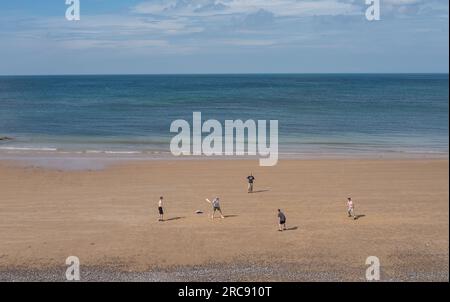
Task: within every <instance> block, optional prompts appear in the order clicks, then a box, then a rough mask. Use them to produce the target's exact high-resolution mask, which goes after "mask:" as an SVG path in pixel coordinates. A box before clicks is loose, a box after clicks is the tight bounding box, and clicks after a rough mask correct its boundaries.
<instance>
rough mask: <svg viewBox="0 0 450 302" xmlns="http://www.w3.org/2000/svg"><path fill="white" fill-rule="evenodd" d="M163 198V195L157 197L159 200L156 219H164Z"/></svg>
mask: <svg viewBox="0 0 450 302" xmlns="http://www.w3.org/2000/svg"><path fill="white" fill-rule="evenodd" d="M163 199H164V197H162V196H161V197H159V201H158V213H159V219H158V221H164V209H163Z"/></svg>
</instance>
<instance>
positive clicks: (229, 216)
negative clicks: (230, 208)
mask: <svg viewBox="0 0 450 302" xmlns="http://www.w3.org/2000/svg"><path fill="white" fill-rule="evenodd" d="M223 217H225V218H232V217H238V215H223Z"/></svg>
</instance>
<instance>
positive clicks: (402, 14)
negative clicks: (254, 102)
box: [0, 0, 449, 75]
mask: <svg viewBox="0 0 450 302" xmlns="http://www.w3.org/2000/svg"><path fill="white" fill-rule="evenodd" d="M79 1H80V8H81V9H80V14H81V19H80V20H79V21H68V20H67V19H66V17H65V14H66V10H67V8H68V7H69V6H68V5H66V0H39V1H36V0H14V1H11V0H0V74H1V75H52V74H180V73H192V74H198V73H372V72H373V73H404V72H406V73H407V72H418V73H421V72H444V73H448V68H449V48H448V42H449V41H448V39H449V33H448V26H449V19H448V14H449V12H448V11H449V10H448V6H449V2H448V0H380V16H381V18H380V20H379V21H368V20H367V19H366V16H365V11H366V9H367V8H368V7H369V5H367V4H366V3H365V1H366V0H79Z"/></svg>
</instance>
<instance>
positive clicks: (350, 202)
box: [347, 197, 356, 219]
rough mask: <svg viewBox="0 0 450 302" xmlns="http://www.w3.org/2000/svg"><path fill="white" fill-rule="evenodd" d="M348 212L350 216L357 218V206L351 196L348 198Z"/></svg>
mask: <svg viewBox="0 0 450 302" xmlns="http://www.w3.org/2000/svg"><path fill="white" fill-rule="evenodd" d="M347 214H348V217H353V219H356V215H355V206H354V204H353V200H352V198H351V197H348V198H347Z"/></svg>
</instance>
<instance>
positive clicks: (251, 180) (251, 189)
mask: <svg viewBox="0 0 450 302" xmlns="http://www.w3.org/2000/svg"><path fill="white" fill-rule="evenodd" d="M247 180H248V193H253V182H254V181H255V177H253V174H252V173H250V176H247Z"/></svg>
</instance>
